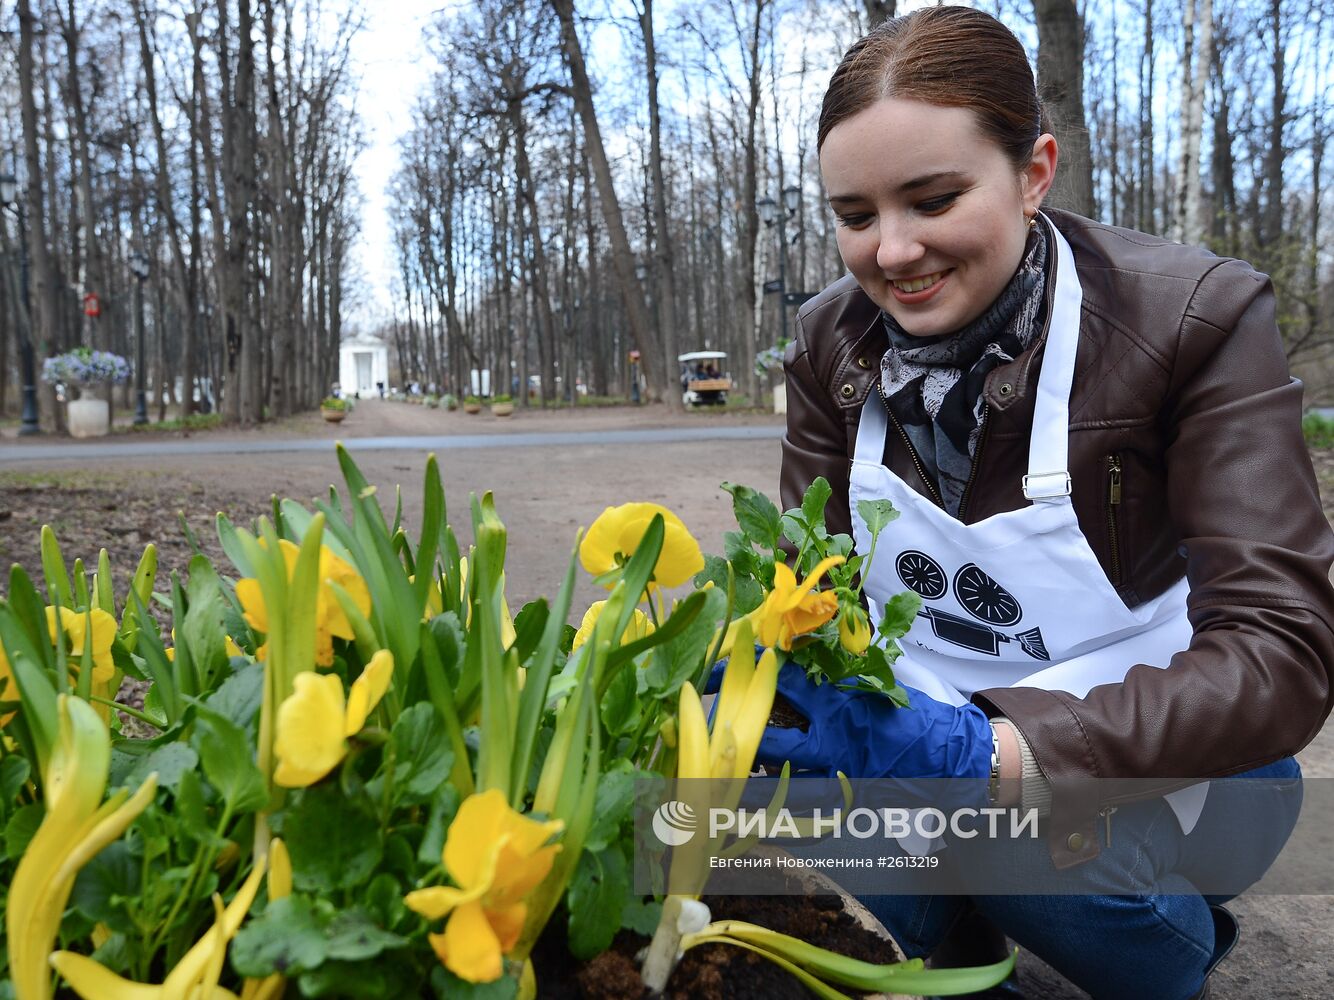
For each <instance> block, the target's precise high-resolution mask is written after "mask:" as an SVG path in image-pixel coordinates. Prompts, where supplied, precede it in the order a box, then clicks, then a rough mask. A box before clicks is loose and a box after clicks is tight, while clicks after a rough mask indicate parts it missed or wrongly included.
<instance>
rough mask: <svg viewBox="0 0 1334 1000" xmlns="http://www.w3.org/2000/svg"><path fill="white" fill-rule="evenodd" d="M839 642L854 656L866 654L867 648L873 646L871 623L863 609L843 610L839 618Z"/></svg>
mask: <svg viewBox="0 0 1334 1000" xmlns="http://www.w3.org/2000/svg"><path fill="white" fill-rule="evenodd" d="M838 641H839V642H841V643H842V644H843V648H844V649H846V650H847V651H848V652H849V653H851V654H852V655H853V656H860V655H861V654H862V653H864V652H866V647H867V646H869V645H870V644H871V623H870V622H869V621H868V620H867V618H866V611H865V610H864V609H863V608H861V607H860V606H858V607H851V608H844V609H843V613H842V614H841V615H839V616H838Z"/></svg>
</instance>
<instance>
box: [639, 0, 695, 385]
mask: <svg viewBox="0 0 1334 1000" xmlns="http://www.w3.org/2000/svg"><path fill="white" fill-rule="evenodd" d="M639 25H640V28H641V30H642V31H643V34H644V75H645V78H646V79H647V81H648V123H649V171H650V173H651V175H652V178H653V228H654V229H655V230H656V232H657V242H656V244H655V247H654V258H655V262H656V264H657V279H658V334H659V337H660V338H661V340H662V350H663V356H662V362H661V363H662V366H663V367H662V370H663V371H664V372H667V373H669V377H670V373H674V372H675V371H676V366H677V361H676V357H677V355H678V354H680V353H681V350H680V341H679V337H678V331H677V319H676V261H675V259H674V257H673V255H672V231H671V222H670V220H669V219H668V217H667V184H666V182H665V181H664V179H663V172H662V116H661V114H660V113H659V108H658V55H657V47H656V45H655V43H654V38H653V0H644V9H643V11H642V12H641V13H640V15H639ZM663 400H664V402H666V404H667V408H668V409H669V410H675V411H678V412H679V411H681V410H683V409H684V408H685V406H684V404H683V403H682V402H681V394H680V393H677V392H673V391H670V389H669V390H667V391H665V392H664V394H663Z"/></svg>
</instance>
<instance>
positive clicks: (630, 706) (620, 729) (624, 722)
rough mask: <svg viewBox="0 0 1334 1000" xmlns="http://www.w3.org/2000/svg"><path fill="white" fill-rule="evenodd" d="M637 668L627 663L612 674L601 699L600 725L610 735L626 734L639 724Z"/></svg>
mask: <svg viewBox="0 0 1334 1000" xmlns="http://www.w3.org/2000/svg"><path fill="white" fill-rule="evenodd" d="M638 673H639V670H638V668H637V667H635V665H634V664H633V663H627V664H625V665H624V666H622V667H620V668H619V669H617V670H616V672H615V673H614V674H613V675H612V678H611V683H610V684H609V685H607V693H606V695H605V696H604V697H603V699H602V704H601V711H602V725H603V726H605V727H606V730H607V733H608V735H610V736H621V735H625V734H628V733H630V732H632V731H633V730H634V728H635V727H636V726H637V725H639V714H640V713H639V699H638V698H637V697H636V690H637V688H638V683H637V682H638V676H637V675H638Z"/></svg>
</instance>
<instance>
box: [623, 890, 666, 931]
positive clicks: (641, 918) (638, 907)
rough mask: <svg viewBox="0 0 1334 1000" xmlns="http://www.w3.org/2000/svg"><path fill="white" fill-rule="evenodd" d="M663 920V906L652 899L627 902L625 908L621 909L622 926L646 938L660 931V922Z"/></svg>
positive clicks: (633, 899)
mask: <svg viewBox="0 0 1334 1000" xmlns="http://www.w3.org/2000/svg"><path fill="white" fill-rule="evenodd" d="M660 920H662V904H661V903H659V902H655V901H654V900H652V899H635V898H631V899H629V900H626V903H625V906H623V907H622V908H621V926H622V927H628V928H629V929H630V930H632V931H634V932H635V933H636V934H643V935H644V936H645V937H650V936H652V934H653V932H654V931H655V930H657V929H658V922H659V921H660Z"/></svg>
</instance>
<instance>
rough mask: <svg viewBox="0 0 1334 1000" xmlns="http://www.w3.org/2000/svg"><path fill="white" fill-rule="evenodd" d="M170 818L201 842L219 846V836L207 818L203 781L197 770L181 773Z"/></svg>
mask: <svg viewBox="0 0 1334 1000" xmlns="http://www.w3.org/2000/svg"><path fill="white" fill-rule="evenodd" d="M172 818H173V819H175V820H176V821H177V822H179V823H180V824H181V828H182V829H184V830H185V832H186V833H187V834H188V835H189V836H190V837H192V838H193V839H195V840H197V841H199V842H200V843H202V844H212V845H213V846H215V847H220V846H221V838H220V837H218V835H217V834H216V833H215V832H214V830H213V824H211V823H210V822H209V820H208V810H207V809H206V807H205V805H204V781H203V779H202V778H200V777H199V772H198V771H186V772H185V773H184V774H183V775H181V780H180V783H179V784H178V785H177V787H176V801H175V805H174V807H173V809H172Z"/></svg>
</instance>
